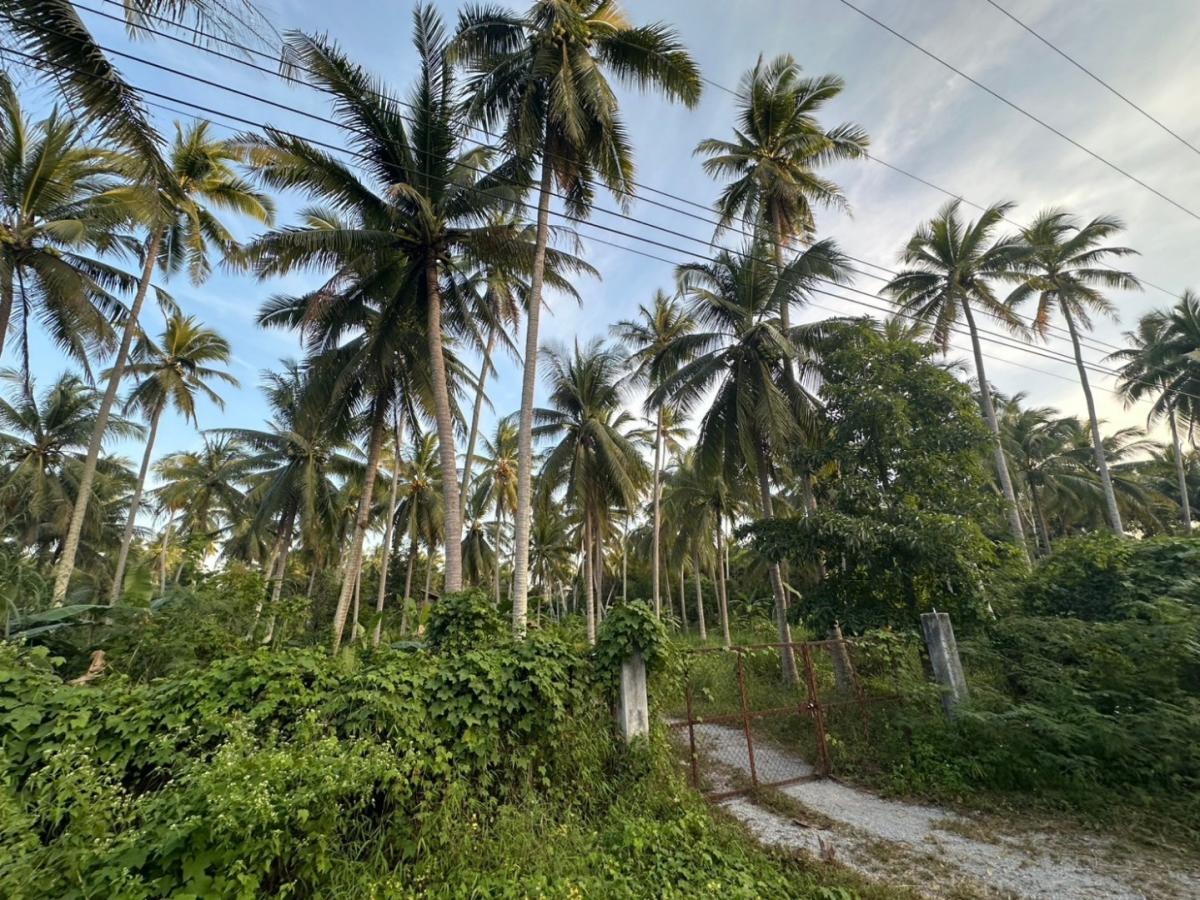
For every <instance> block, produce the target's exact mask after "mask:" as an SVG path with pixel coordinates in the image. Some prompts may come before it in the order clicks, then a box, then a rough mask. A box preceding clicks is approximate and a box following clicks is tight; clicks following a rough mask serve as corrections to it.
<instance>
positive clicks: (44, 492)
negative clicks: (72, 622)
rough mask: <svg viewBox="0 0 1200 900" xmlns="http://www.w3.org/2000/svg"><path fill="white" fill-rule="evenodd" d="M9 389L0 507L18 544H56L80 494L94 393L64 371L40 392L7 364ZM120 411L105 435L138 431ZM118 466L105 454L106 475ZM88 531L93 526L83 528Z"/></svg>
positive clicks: (0, 404)
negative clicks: (80, 471) (86, 528)
mask: <svg viewBox="0 0 1200 900" xmlns="http://www.w3.org/2000/svg"><path fill="white" fill-rule="evenodd" d="M0 378H3V380H4V381H6V382H8V383H9V384H10V386H11V392H10V394H9V396H8V398H7V399H0V466H2V467H3V469H2V471H3V474H2V475H0V509H2V510H3V514H4V518H5V520H6V525H5V529H6V530H7V531H9V532H10V533H11V534H12V535H13V536H14V537H15V539H16V541H17V543H18V544H19V545H20V546H25V547H29V546H35V545H41V546H49V545H50V544H51V543H54V544H56V545H57V544H59V542H60V541H61V538H62V535H63V533H64V531H65V529H66V526H67V523H68V522H69V521H70V510H71V507H72V505H73V504H74V502H75V498H76V497H77V495H78V483H79V470H80V467H81V465H82V460H83V453H84V450H85V449H86V447H87V442H88V439H89V437H90V436H91V433H92V429H93V428H94V426H95V421H96V408H97V407H98V406H99V402H100V401H99V396H98V395H97V393H96V391H95V389H94V388H92V387H90V386H89V385H87V384H85V383H84V382H83V381H81V380H80V379H79V378H78V377H76V376H75V375H69V374H64V375H61V376H59V377H58V379H57V380H56V381H55V382H54V383H53V384H52V385H50V387H48V388H47V389H46V390H45V391H43V392H42V393H41V394H40V395H39V394H38V392H37V385H36V382H35V381H34V380H33V379H32V378H29V379H26V377H25V376H24V375H23V374H21V373H18V372H15V371H13V370H8V371H6V372H4V373H0ZM142 433H143V432H142V428H141V426H139V425H137V424H136V423H135V422H133V421H131V420H129V419H126V418H124V417H122V416H113V417H112V419H111V420H110V421H109V426H108V434H107V438H108V439H109V440H112V439H130V438H136V437H140V436H141V435H142ZM120 467H121V463H120V461H119V460H115V459H106V461H105V464H104V468H105V470H106V473H107V474H108V475H112V474H114V473H115V470H116V469H117V468H120ZM88 530H89V531H92V530H94V529H93V528H92V527H90V526H89V529H88Z"/></svg>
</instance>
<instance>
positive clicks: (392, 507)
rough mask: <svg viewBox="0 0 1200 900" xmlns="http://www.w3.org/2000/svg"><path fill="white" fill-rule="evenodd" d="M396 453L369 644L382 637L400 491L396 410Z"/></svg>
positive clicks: (401, 428)
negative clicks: (374, 617) (373, 631)
mask: <svg viewBox="0 0 1200 900" xmlns="http://www.w3.org/2000/svg"><path fill="white" fill-rule="evenodd" d="M395 434H396V437H395V440H396V455H395V459H394V463H393V465H392V490H391V493H390V494H389V495H388V511H387V524H386V525H385V526H384V530H383V547H382V550H381V554H380V560H379V592H378V593H377V594H376V596H375V614H376V616H377V618H376V619H375V635H374V637H373V638H372V640H371V645H372V646H374V647H378V646H379V641H380V640H381V639H382V637H383V604H384V601H385V600H386V599H387V584H388V566H389V565H390V564H391V561H392V535H393V534H394V532H395V530H396V521H395V520H396V498H397V497H398V495H399V493H400V446H401V445H402V444H403V443H404V421H403V420H402V419H401V418H400V413H399V412H396V424H395Z"/></svg>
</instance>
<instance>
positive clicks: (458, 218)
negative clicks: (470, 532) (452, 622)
mask: <svg viewBox="0 0 1200 900" xmlns="http://www.w3.org/2000/svg"><path fill="white" fill-rule="evenodd" d="M413 20H414V38H413V40H414V44H415V45H416V48H417V52H418V55H419V58H420V73H419V75H418V78H417V82H416V85H415V87H414V89H413V92H412V96H411V99H410V100H409V102H408V103H402V102H401V101H400V100H399V99H397V98H396V97H394V96H392V95H391V94H390V93H388V91H387V89H386V87H385V86H383V85H381V84H378V83H377V82H376V81H375V80H374V79H372V78H371V77H370V76H368V75H367V73H366V72H364V71H363V70H362V69H361V68H360V67H358V66H356V65H354V64H353V63H351V62H350V61H349V60H348V59H347V58H346V57H345V55H344V54H343V53H342V52H341V51H340V50H339V49H338V48H337V47H336V46H334V45H332V44H330V43H329V42H328V41H326V40H324V39H323V38H319V37H310V36H306V35H302V34H293V35H292V36H291V37H290V39H289V49H290V52H291V53H292V54H293V55H294V57H295V58H296V59H297V60H298V61H299V62H300V63H301V64H302V65H303V66H304V68H305V70H306V71H307V73H308V76H309V79H310V81H311V82H312V83H313V84H315V85H317V86H319V87H320V88H321V89H322V90H324V91H326V92H328V93H331V94H332V95H333V96H334V98H335V115H336V116H337V118H338V121H339V122H340V123H341V124H343V125H344V126H345V127H346V128H347V129H348V130H349V132H350V133H351V134H353V135H354V136H355V137H354V141H353V143H354V145H355V149H356V150H358V151H359V152H360V153H361V154H362V156H363V157H365V158H366V159H367V160H368V163H367V166H366V170H367V172H368V173H369V175H370V176H371V181H370V182H364V181H362V180H361V179H360V178H359V177H358V176H357V175H355V173H354V172H353V171H352V170H351V169H350V168H349V167H347V166H345V165H343V164H341V163H340V162H337V161H336V160H334V159H332V158H331V157H330V156H329V155H328V154H326V153H324V152H322V151H319V150H317V149H316V148H314V147H312V146H311V145H309V144H307V143H306V142H304V141H300V140H298V139H295V138H292V137H289V136H286V135H283V134H280V133H274V132H272V133H269V134H268V136H267V137H266V138H265V139H263V140H261V141H257V142H253V143H252V144H251V146H252V152H253V153H254V157H255V161H256V163H257V165H258V167H259V170H260V173H261V175H262V177H263V178H264V179H265V180H266V181H267V183H269V184H271V185H272V186H274V187H277V188H299V189H301V190H303V191H305V192H306V193H307V194H308V195H309V196H310V197H313V198H314V199H319V200H321V201H322V202H325V203H327V204H329V205H330V207H329V208H323V209H319V210H309V211H307V213H306V216H305V218H306V226H307V227H304V228H299V229H288V230H285V231H279V232H275V233H274V234H271V235H268V236H267V237H266V238H263V239H261V240H260V241H258V242H257V243H256V246H255V247H254V248H252V252H251V254H250V257H251V260H252V261H253V262H254V263H255V264H256V265H257V267H258V271H259V274H260V275H262V276H265V275H270V274H280V273H283V272H286V271H289V270H291V269H292V268H294V267H297V266H320V267H329V266H333V267H334V268H335V269H336V270H337V271H336V274H335V276H334V279H333V281H331V282H330V285H337V286H338V288H337V290H334V289H332V288H331V287H329V286H327V289H326V290H325V291H322V292H318V293H317V294H315V295H313V301H314V303H316V304H318V306H319V305H320V304H321V303H322V301H323V300H324V299H325V298H326V297H327V296H329V295H332V294H344V292H345V288H347V287H348V286H351V285H352V287H351V288H350V289H351V290H354V291H359V292H361V293H363V294H368V295H371V296H374V297H379V296H386V302H387V304H388V305H387V306H386V307H385V308H384V311H383V312H382V313H381V316H382V318H383V320H384V321H382V322H381V323H380V324H381V328H382V329H383V331H382V332H381V333H382V334H386V333H387V332H388V330H389V329H391V328H393V327H395V326H396V325H397V324H398V323H404V324H405V327H411V320H412V318H413V316H414V314H416V313H420V314H423V316H422V317H423V320H424V334H425V337H426V341H427V355H428V364H427V367H428V372H429V379H430V382H431V388H432V391H431V392H432V402H433V407H434V419H435V421H436V424H437V433H438V439H439V457H440V460H441V466H442V479H441V483H442V490H443V491H444V492H445V495H446V497H445V500H446V503H445V510H446V511H445V516H446V521H445V541H446V547H445V558H446V589H447V590H449V591H456V590H459V589H461V587H462V571H461V569H462V567H461V554H462V548H461V541H462V515H461V513H462V507H461V505H460V503H459V496H458V489H459V484H458V463H457V452H456V449H455V439H454V423H455V410H454V404H453V387H452V385H451V380H450V372H449V369H450V366H449V364H448V361H447V352H446V346H445V338H444V331H445V330H450V331H455V330H462V331H466V332H468V333H473V330H472V329H470V328H469V327H466V323H465V322H464V321H463V317H465V316H467V315H469V312H470V308H469V306H467V305H466V304H462V305H456V304H455V302H454V301H455V299H456V296H457V295H458V294H459V293H460V292H459V291H457V290H450V291H447V290H446V286H447V284H448V283H450V281H451V278H450V276H451V274H452V273H457V274H460V275H461V274H462V272H463V271H465V270H467V269H469V268H471V267H477V266H478V265H480V264H488V263H494V264H498V265H506V264H511V263H512V262H513V261H515V260H516V259H519V258H520V255H521V253H522V252H523V251H524V244H523V242H522V241H521V240H520V238H519V229H518V228H517V227H516V226H515V225H513V224H512V223H511V222H509V221H505V220H503V218H502V217H501V215H500V214H502V213H503V212H504V211H505V210H507V209H510V208H511V206H512V204H513V202H514V200H515V199H516V194H515V189H514V188H513V187H512V183H511V179H510V178H509V177H508V175H510V174H511V172H508V171H507V170H502V171H501V172H500V173H498V174H493V173H489V172H487V171H486V167H487V166H489V165H490V164H491V161H492V157H493V154H492V153H491V152H490V151H489V150H487V149H486V148H468V147H467V145H466V142H465V135H466V132H467V122H466V119H465V118H464V115H463V111H462V106H461V104H460V102H459V99H458V97H457V95H456V89H455V82H454V77H453V71H452V68H451V64H450V57H449V54H448V44H447V40H446V36H445V33H444V30H443V27H442V23H441V20H440V19H439V17H438V16H437V14H436V13H435V12H434V11H433V10H432V9H431V8H430V7H428V6H423V5H419V6H417V8H416V9H415V11H414V13H413ZM481 173H482V174H481ZM343 219H346V221H343ZM481 223H482V224H481ZM339 282H340V284H339ZM447 302H449V303H450V305H451V306H452V307H454V306H457V308H450V309H448V308H447V306H446V304H447ZM326 305H327V304H326ZM371 393H373V394H374V395H375V396H376V397H377V398H378V397H379V396H380V395H381V394H382V393H384V388H383V385H382V384H376V385H375V386H374V387H373V388H372V389H371ZM374 421H375V423H376V424H375V425H374V426H373V427H372V432H371V433H372V435H373V439H372V441H371V442H370V444H369V447H370V448H371V452H370V455H369V458H368V466H367V471H368V485H367V489H366V490H365V491H364V495H363V496H364V498H365V499H367V500H369V498H370V496H371V488H372V485H371V482H372V481H373V474H374V468H375V464H376V462H377V460H378V450H379V447H380V446H381V445H382V440H383V431H384V429H383V423H384V422H385V421H386V412H385V411H382V404H381V403H379V402H376V404H375V412H374ZM364 518H365V515H363V516H360V519H359V521H360V523H362V522H363V519H364ZM361 530H362V529H361V527H360V529H359V531H360V534H361ZM355 544H356V545H357V546H359V547H360V548H361V540H360V539H358V538H356V539H355ZM351 552H352V558H351V567H352V568H355V567H356V566H355V563H356V559H355V557H357V556H358V555H359V552H356V551H355V550H353V549H352V551H351ZM353 580H354V579H353V578H352V577H350V575H347V577H346V579H345V583H346V584H350V583H352V582H353ZM343 595H344V600H343V602H342V603H339V610H341V609H343V608H344V606H345V599H348V595H347V594H346V589H345V588H344V589H343ZM341 617H342V613H340V612H339V618H341ZM338 631H339V628H338V625H337V622H336V621H335V627H334V632H335V637H334V642H335V644H336V643H337V642H338V640H339V637H338Z"/></svg>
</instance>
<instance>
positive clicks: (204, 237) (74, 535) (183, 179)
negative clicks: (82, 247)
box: [52, 122, 273, 606]
mask: <svg viewBox="0 0 1200 900" xmlns="http://www.w3.org/2000/svg"><path fill="white" fill-rule="evenodd" d="M241 156H242V154H241V152H240V151H239V150H238V149H236V148H235V146H234V145H233V144H232V143H231V142H229V141H217V140H214V139H213V138H212V137H211V136H210V134H209V126H208V123H207V122H199V123H193V124H191V125H189V126H187V127H186V128H184V127H182V126H179V125H177V126H176V128H175V142H174V144H173V146H172V148H171V153H170V156H169V160H168V162H169V166H170V175H171V183H170V190H167V189H165V188H163V187H162V186H161V185H160V184H159V183H157V182H153V181H137V180H135V181H131V182H130V183H128V184H127V185H125V186H122V187H119V188H114V189H113V190H111V191H108V192H106V194H105V197H106V198H107V199H108V200H109V201H110V202H112V203H114V204H115V205H117V206H118V207H122V208H125V209H127V210H129V212H130V214H131V215H134V216H136V218H137V219H138V220H139V221H140V222H141V223H142V224H143V225H144V227H145V229H146V232H147V233H146V238H145V241H144V247H143V265H142V272H141V277H140V279H139V280H138V284H137V290H136V292H135V294H134V296H133V302H132V303H131V304H130V307H129V314H128V316H127V317H126V319H125V325H124V328H123V330H122V334H121V342H120V345H119V346H118V348H117V353H116V357H115V358H114V359H113V363H112V367H111V368H110V370H109V373H108V385H107V386H106V388H105V391H104V397H103V398H102V400H101V401H100V409H99V410H98V413H97V418H96V431H95V433H94V434H93V435H92V441H91V443H90V444H89V446H88V455H87V460H86V461H85V463H84V469H83V475H82V480H81V483H80V491H79V502H78V503H77V504H76V506H77V509H76V510H75V511H74V513H73V515H72V519H71V526H70V529H69V530H68V531H67V537H66V542H65V544H64V546H63V553H62V559H61V560H60V561H59V565H58V569H57V571H56V572H55V575H54V593H53V598H52V602H53V603H54V605H56V606H61V605H62V602H63V599H64V598H65V597H66V594H67V586H68V584H69V583H70V581H71V575H72V573H73V572H74V571H75V550H76V546H77V544H78V541H79V532H80V529H81V528H82V527H83V519H84V516H85V515H86V513H87V504H88V497H89V491H90V489H91V483H92V478H93V477H94V476H95V471H96V460H97V459H98V458H99V455H100V444H101V441H102V439H103V435H104V428H105V425H106V423H107V421H108V416H109V413H110V412H111V410H112V408H113V404H114V403H115V402H116V399H117V390H118V388H119V387H120V384H121V379H122V378H123V377H124V375H125V366H126V362H127V361H128V358H129V352H130V349H131V347H132V344H133V338H134V336H135V335H136V334H138V333H139V328H140V326H139V324H138V317H139V316H140V314H141V310H142V304H143V302H144V301H145V299H146V294H147V292H148V291H149V289H150V281H151V278H152V277H153V275H154V269H155V267H156V266H161V267H162V268H163V270H164V271H165V272H167V273H171V272H175V271H178V270H179V269H181V268H184V267H186V268H187V270H188V273H189V275H190V276H191V279H192V282H193V283H195V284H200V283H201V282H203V281H204V280H205V279H206V278H207V277H208V274H209V271H210V268H211V263H210V261H209V255H210V253H211V252H212V250H213V245H214V244H215V245H216V248H217V249H218V250H219V251H220V252H221V253H222V255H224V256H228V255H229V254H230V253H232V252H233V251H234V249H235V248H236V247H237V242H236V241H235V240H234V238H233V235H232V233H231V232H230V231H229V230H228V229H227V228H226V226H225V225H224V224H222V222H221V221H220V219H218V218H217V216H216V215H215V214H214V212H213V210H214V209H216V210H225V211H229V212H233V213H237V214H239V215H244V216H246V217H248V218H250V219H253V220H255V221H259V222H270V220H271V218H272V216H273V204H272V202H271V200H270V198H269V197H267V196H265V195H263V194H260V193H259V192H258V191H256V190H254V189H253V188H252V187H251V186H250V185H249V184H248V183H247V182H246V181H245V180H243V179H242V178H241V176H240V175H238V174H237V172H236V171H235V170H234V167H233V163H235V162H236V161H237V160H239V159H240V158H241Z"/></svg>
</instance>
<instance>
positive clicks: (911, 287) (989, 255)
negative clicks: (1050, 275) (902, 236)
mask: <svg viewBox="0 0 1200 900" xmlns="http://www.w3.org/2000/svg"><path fill="white" fill-rule="evenodd" d="M961 206H962V204H961V202H960V201H958V200H952V201H950V202H949V203H947V204H946V205H945V206H943V207H942V208H941V209H940V210H938V213H937V215H936V216H934V217H933V219H931V220H930V221H929V222H927V223H925V224H924V225H922V226H921V227H920V228H918V229H917V231H916V232H915V233H914V234H913V236H912V238H911V239H910V240H909V242H908V244H907V245H906V246H905V248H904V251H903V252H902V253H901V254H900V260H901V262H902V263H903V265H904V266H905V268H904V269H903V270H902V271H900V272H899V273H898V274H897V275H896V276H895V277H894V278H892V280H891V281H889V282H888V283H887V285H886V286H885V287H884V291H885V293H887V294H888V295H889V296H890V297H892V299H893V300H894V302H895V303H896V306H897V308H898V309H899V311H900V313H901V314H903V315H906V316H911V317H912V318H913V319H915V320H917V321H919V322H925V323H928V324H929V325H930V327H931V329H932V330H931V337H932V339H933V340H934V342H936V343H937V345H938V346H939V347H941V349H942V350H943V351H945V350H946V349H948V348H949V346H950V338H951V336H952V334H953V333H954V330H955V326H956V325H957V324H958V322H959V319H960V317H961V316H963V315H964V310H963V306H964V304H965V305H967V306H970V307H972V308H974V309H979V310H982V311H983V312H984V313H986V314H987V315H988V316H990V317H991V318H993V319H995V320H997V321H998V322H1000V323H1001V324H1003V325H1005V326H1007V327H1008V328H1010V329H1011V330H1013V331H1020V330H1021V321H1020V319H1019V318H1018V317H1017V315H1016V314H1015V313H1014V312H1013V311H1012V309H1011V307H1010V305H1009V304H1008V303H1006V302H1005V301H1003V300H1001V299H1000V298H999V297H997V296H996V293H995V291H994V289H993V287H992V283H993V282H995V281H1004V280H1008V281H1012V280H1016V279H1017V278H1019V277H1020V267H1021V266H1022V264H1023V263H1024V262H1025V260H1026V259H1027V258H1028V256H1029V248H1028V247H1027V245H1026V244H1025V241H1024V240H1023V239H1022V237H1021V236H1020V235H1004V236H1001V237H995V233H996V230H997V229H998V228H999V227H1000V225H1001V223H1002V222H1003V220H1004V218H1005V217H1006V216H1007V215H1008V214H1009V213H1010V212H1011V211H1012V209H1013V206H1014V204H1012V203H996V204H993V205H992V206H989V207H988V208H987V209H986V210H984V211H983V212H982V213H980V215H979V218H978V219H976V220H975V221H973V222H964V221H963V218H962V216H961V215H960V212H961Z"/></svg>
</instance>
